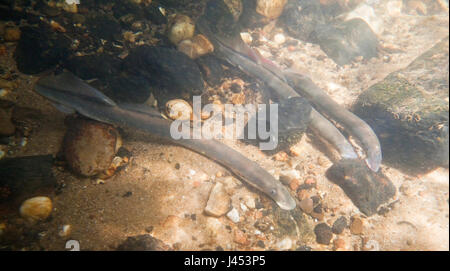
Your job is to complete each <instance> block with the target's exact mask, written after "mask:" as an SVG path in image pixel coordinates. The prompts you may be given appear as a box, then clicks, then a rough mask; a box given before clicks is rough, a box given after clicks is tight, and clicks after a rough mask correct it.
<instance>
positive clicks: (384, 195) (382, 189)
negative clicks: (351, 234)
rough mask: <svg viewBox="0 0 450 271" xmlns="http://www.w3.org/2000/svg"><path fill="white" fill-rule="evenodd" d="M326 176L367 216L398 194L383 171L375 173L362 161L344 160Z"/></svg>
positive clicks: (329, 170)
mask: <svg viewBox="0 0 450 271" xmlns="http://www.w3.org/2000/svg"><path fill="white" fill-rule="evenodd" d="M326 176H327V178H328V179H330V180H331V181H332V182H334V183H335V184H337V185H339V186H340V187H341V188H342V189H343V190H344V192H345V194H346V195H347V196H348V197H349V198H350V199H351V200H352V201H353V203H354V204H355V205H356V207H358V208H359V210H360V211H361V212H363V213H364V214H365V215H367V216H371V215H373V214H374V213H376V211H377V209H378V207H379V206H380V205H381V204H383V203H386V202H387V201H388V200H389V199H390V198H392V197H393V196H394V195H395V193H396V189H395V186H394V185H393V184H392V182H391V181H390V180H389V179H388V178H387V177H386V176H385V175H384V174H383V173H382V172H381V170H379V171H378V172H373V171H371V170H370V169H369V168H368V167H367V165H366V164H365V163H364V162H363V161H361V160H352V159H343V160H341V161H339V162H337V163H336V164H334V165H333V166H332V167H330V168H329V169H328V170H327V172H326Z"/></svg>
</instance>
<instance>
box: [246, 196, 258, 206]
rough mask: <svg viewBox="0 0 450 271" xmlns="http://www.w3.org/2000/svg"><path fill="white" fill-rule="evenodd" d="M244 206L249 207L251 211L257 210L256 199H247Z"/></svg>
mask: <svg viewBox="0 0 450 271" xmlns="http://www.w3.org/2000/svg"><path fill="white" fill-rule="evenodd" d="M244 204H245V206H247V207H248V208H250V209H255V208H256V203H255V199H254V198H252V197H245V199H244Z"/></svg>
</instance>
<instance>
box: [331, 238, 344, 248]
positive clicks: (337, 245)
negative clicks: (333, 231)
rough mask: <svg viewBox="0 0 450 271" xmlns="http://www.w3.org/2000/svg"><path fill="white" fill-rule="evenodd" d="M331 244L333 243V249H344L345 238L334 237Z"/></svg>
mask: <svg viewBox="0 0 450 271" xmlns="http://www.w3.org/2000/svg"><path fill="white" fill-rule="evenodd" d="M333 245H334V250H336V251H340V250H345V249H346V247H345V240H344V239H335V240H334V241H333Z"/></svg>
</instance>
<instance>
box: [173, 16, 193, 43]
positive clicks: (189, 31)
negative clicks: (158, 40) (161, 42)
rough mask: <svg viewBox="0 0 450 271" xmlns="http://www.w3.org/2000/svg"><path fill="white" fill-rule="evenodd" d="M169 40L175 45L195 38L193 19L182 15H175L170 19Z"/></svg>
mask: <svg viewBox="0 0 450 271" xmlns="http://www.w3.org/2000/svg"><path fill="white" fill-rule="evenodd" d="M168 29H169V31H168V34H167V36H168V38H169V40H170V41H171V42H172V43H173V44H178V43H180V42H181V41H183V40H187V39H190V38H192V37H193V36H194V30H195V25H194V23H193V22H192V20H191V18H189V17H188V16H186V15H182V14H175V15H172V16H171V17H170V18H169V28H168Z"/></svg>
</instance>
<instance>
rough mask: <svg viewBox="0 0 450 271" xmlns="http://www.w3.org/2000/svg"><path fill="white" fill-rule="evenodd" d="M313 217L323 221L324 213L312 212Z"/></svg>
mask: <svg viewBox="0 0 450 271" xmlns="http://www.w3.org/2000/svg"><path fill="white" fill-rule="evenodd" d="M310 215H311V216H312V217H313V218H315V219H317V220H318V221H323V220H324V215H323V213H320V214H319V213H316V212H311V214H310Z"/></svg>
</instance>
